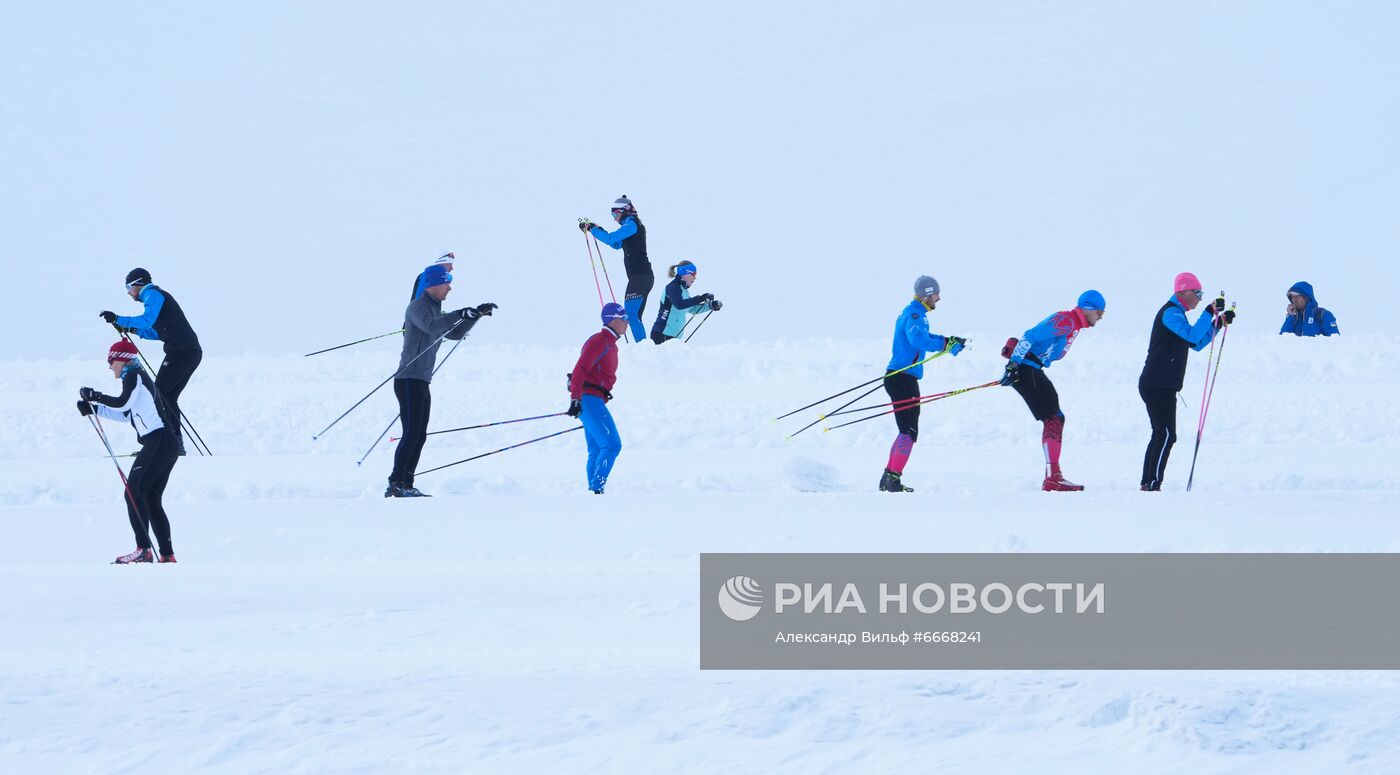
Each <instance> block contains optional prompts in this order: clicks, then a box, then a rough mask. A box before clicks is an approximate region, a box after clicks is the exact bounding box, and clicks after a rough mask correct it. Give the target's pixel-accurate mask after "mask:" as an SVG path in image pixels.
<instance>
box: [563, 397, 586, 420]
mask: <svg viewBox="0 0 1400 775" xmlns="http://www.w3.org/2000/svg"><path fill="white" fill-rule="evenodd" d="M564 414H567V415H568V416H570V417H578V416H579V415H580V414H583V402H581V401H579V400H578V399H577V398H575V399H573V400H571V401H569V411H567V412H565V413H564Z"/></svg>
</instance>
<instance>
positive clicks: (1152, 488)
mask: <svg viewBox="0 0 1400 775" xmlns="http://www.w3.org/2000/svg"><path fill="white" fill-rule="evenodd" d="M1138 489H1139V490H1141V491H1143V492H1161V491H1162V483H1161V482H1153V483H1152V484H1144V485H1142V486H1141V487H1139V488H1138Z"/></svg>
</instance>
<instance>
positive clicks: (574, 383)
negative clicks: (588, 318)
mask: <svg viewBox="0 0 1400 775" xmlns="http://www.w3.org/2000/svg"><path fill="white" fill-rule="evenodd" d="M602 317H603V330H601V331H599V332H598V333H596V334H594V335H593V336H590V337H588V340H587V341H585V342H584V343H583V349H582V350H581V351H580V352H579V354H578V362H577V363H575V364H574V370H573V371H571V372H569V410H568V415H569V416H570V417H577V418H579V420H580V421H582V422H583V434H584V436H585V437H586V438H587V441H588V462H587V463H586V464H585V468H584V474H585V475H586V476H587V479H588V489H589V491H591V492H592V493H593V494H594V495H602V494H603V487H605V486H606V485H607V483H608V474H609V473H610V472H611V471H612V467H613V463H614V462H616V460H617V455H618V453H619V452H621V451H622V437H621V436H619V435H618V434H617V425H616V424H614V423H613V418H612V413H611V412H609V411H608V407H607V402H609V401H611V400H612V388H613V385H614V384H616V382H617V340H619V339H621V338H622V333H623V332H624V331H626V330H627V324H628V317H627V310H626V308H624V307H623V306H622V305H621V304H616V303H609V304H604V305H603V314H602Z"/></svg>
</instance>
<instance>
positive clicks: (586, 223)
mask: <svg viewBox="0 0 1400 775" xmlns="http://www.w3.org/2000/svg"><path fill="white" fill-rule="evenodd" d="M591 228H593V222H592V221H590V220H588V219H587V218H580V219H578V230H579V231H581V232H585V233H587V232H588V230H589V229H591Z"/></svg>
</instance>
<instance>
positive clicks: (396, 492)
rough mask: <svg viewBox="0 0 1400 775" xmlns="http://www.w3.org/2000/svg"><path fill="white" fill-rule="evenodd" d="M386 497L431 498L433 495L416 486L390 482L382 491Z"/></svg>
mask: <svg viewBox="0 0 1400 775" xmlns="http://www.w3.org/2000/svg"><path fill="white" fill-rule="evenodd" d="M384 497H386V498H431V497H433V496H431V495H429V494H427V493H426V492H423V491H422V490H420V489H418V488H417V487H413V486H411V485H407V484H391V485H389V489H387V490H385V491H384Z"/></svg>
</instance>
